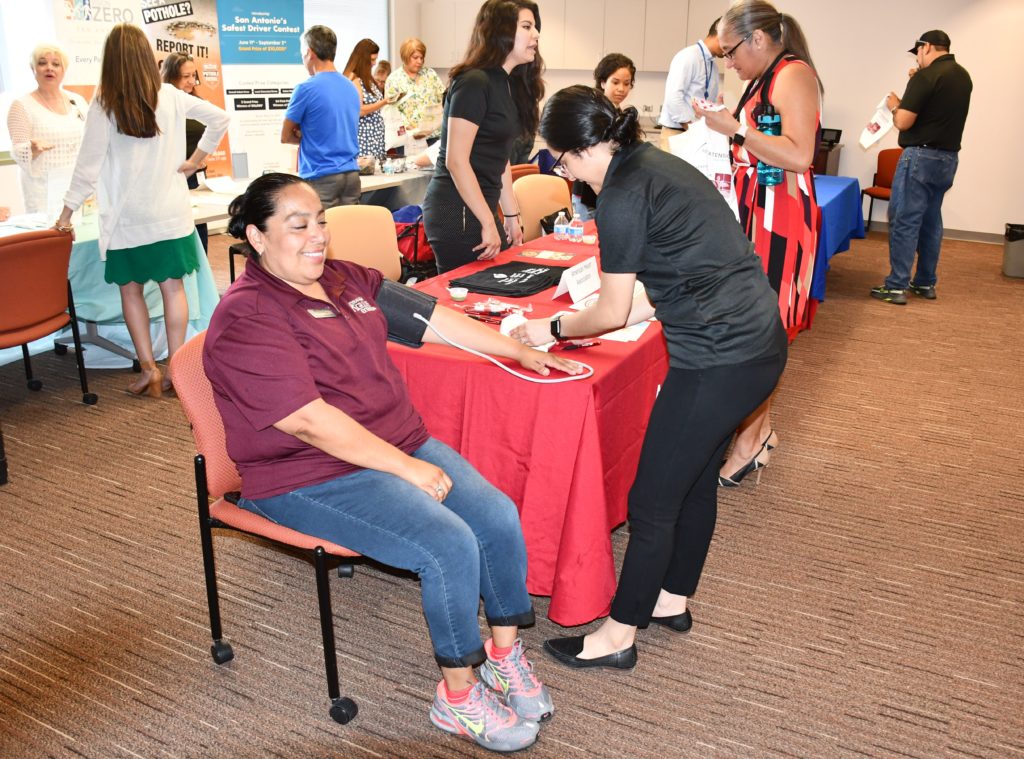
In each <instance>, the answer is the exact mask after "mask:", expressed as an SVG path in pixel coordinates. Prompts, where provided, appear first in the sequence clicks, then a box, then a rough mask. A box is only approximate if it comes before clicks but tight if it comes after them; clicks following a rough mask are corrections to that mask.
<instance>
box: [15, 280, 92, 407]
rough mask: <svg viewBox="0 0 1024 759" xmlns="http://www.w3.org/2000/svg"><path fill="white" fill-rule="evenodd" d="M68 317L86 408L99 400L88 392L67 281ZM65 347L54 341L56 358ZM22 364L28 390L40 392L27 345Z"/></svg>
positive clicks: (79, 336)
mask: <svg viewBox="0 0 1024 759" xmlns="http://www.w3.org/2000/svg"><path fill="white" fill-rule="evenodd" d="M68 316H70V317H71V335H72V338H73V343H74V346H75V360H76V363H77V364H78V382H79V384H80V385H81V386H82V403H84V404H85V405H87V406H92V405H95V403H96V401H98V400H99V396H97V395H96V393H90V392H89V380H88V378H87V377H86V375H85V358H84V356H83V354H82V336H81V334H80V333H79V331H78V316H77V314H76V313H75V295H74V293H73V292H72V291H71V281H70V280H68ZM67 350H68V349H67V346H66V345H63V344H61V343H58V342H56V341H54V344H53V352H54V353H56V354H57V355H58V356H62V355H64V354H65V353H67ZM21 358H22V363H23V364H24V365H25V381H26V384H27V385H28V389H29V390H32V391H38V390H42V388H43V382H42V380H39V379H36V378H35V376H34V375H33V374H32V358H31V357H30V356H29V353H28V343H22V345H21Z"/></svg>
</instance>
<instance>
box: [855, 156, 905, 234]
mask: <svg viewBox="0 0 1024 759" xmlns="http://www.w3.org/2000/svg"><path fill="white" fill-rule="evenodd" d="M902 153H903V148H890V149H888V150H882V151H879V153H878V167H877V168H876V170H875V176H874V178H873V179H872V180H871V187H868V188H865V189H864V190H861V193H860V198H861V203H863V202H864V196H865V195H867V196H868V197H869V198H871V202H869V203H868V221H867V228H868V229H869V230H870V229H871V212H872V211H873V210H874V207H875V198H877V199H878V200H884V201H886V202H888V201H889V198H890V197H891V196H892V178H893V177H894V176H895V175H896V164H897V163H899V161H900V154H902Z"/></svg>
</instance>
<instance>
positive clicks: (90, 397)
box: [82, 393, 100, 406]
mask: <svg viewBox="0 0 1024 759" xmlns="http://www.w3.org/2000/svg"><path fill="white" fill-rule="evenodd" d="M99 399H100V398H99V396H98V395H96V393H86V394H85V395H83V396H82V403H84V404H85V405H86V406H95V405H96V401H98V400H99Z"/></svg>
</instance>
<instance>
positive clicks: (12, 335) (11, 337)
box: [0, 313, 71, 348]
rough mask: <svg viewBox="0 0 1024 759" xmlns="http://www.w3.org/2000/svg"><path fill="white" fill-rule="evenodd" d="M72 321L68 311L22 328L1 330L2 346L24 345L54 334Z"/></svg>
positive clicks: (0, 345)
mask: <svg viewBox="0 0 1024 759" xmlns="http://www.w3.org/2000/svg"><path fill="white" fill-rule="evenodd" d="M70 323H71V317H70V316H68V315H67V314H66V313H64V314H57V315H56V316H51V317H50V318H48V319H43V320H42V321H41V322H37V323H36V324H31V325H29V326H27V327H22V328H21V329H14V330H11V331H9V332H0V348H11V347H13V346H15V345H24V344H25V343H30V342H32V341H33V340H38V339H40V338H41V337H46V336H47V335H52V334H53V333H54V332H56V331H57V330H58V329H60V328H61V327H64V326H66V325H68V324H70Z"/></svg>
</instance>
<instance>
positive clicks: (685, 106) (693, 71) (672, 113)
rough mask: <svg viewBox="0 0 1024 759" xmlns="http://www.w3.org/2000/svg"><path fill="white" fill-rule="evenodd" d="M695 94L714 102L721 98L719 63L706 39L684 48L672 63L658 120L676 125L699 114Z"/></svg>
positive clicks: (663, 123)
mask: <svg viewBox="0 0 1024 759" xmlns="http://www.w3.org/2000/svg"><path fill="white" fill-rule="evenodd" d="M705 91H706V92H707V94H706V95H705ZM694 98H704V99H705V100H710V101H711V102H715V100H717V98H718V66H717V65H716V64H715V57H714V56H713V55H711V51H710V50H708V49H707V47H706V46H705V45H704V41H703V40H698V41H697V43H696V44H694V45H690V46H689V47H685V48H683V49H682V50H680V51H679V52H678V53H676V54H675V57H674V58H673V59H672V63H671V64H669V67H668V78H667V79H665V103H664V104H663V105H662V106H661V116H660V117H659V118H658V123H659V124H661V125H662V126H666V127H671V128H675V129H678V128H679V126H681V125H682V124H689V123H690V122H691V121H693V120H694V119H695V118H696V116H695V115H694V113H693V106H692V105H691V103H692V102H693V99H694Z"/></svg>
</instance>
